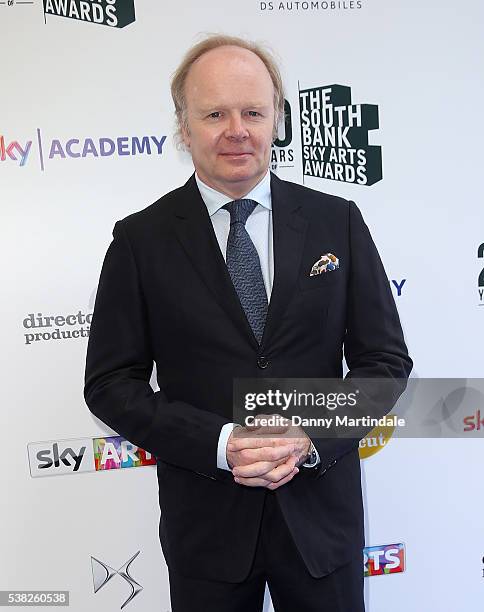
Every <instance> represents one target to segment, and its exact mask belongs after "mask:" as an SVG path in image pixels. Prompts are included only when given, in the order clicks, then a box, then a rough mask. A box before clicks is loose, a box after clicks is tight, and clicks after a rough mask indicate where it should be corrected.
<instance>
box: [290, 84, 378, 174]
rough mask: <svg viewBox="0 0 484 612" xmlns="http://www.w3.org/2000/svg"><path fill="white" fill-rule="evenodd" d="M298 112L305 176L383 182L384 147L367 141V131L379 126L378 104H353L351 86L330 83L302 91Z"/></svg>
mask: <svg viewBox="0 0 484 612" xmlns="http://www.w3.org/2000/svg"><path fill="white" fill-rule="evenodd" d="M299 111H300V121H301V145H302V165H303V176H313V177H317V178H325V179H330V180H334V181H343V182H345V183H356V184H358V185H368V186H369V185H374V184H375V183H376V182H378V181H381V179H382V157H381V147H379V146H373V145H370V144H369V143H368V132H369V131H370V130H376V129H378V127H379V122H378V106H376V105H375V104H352V102H351V88H350V87H347V86H345V85H327V86H324V87H314V88H311V89H303V90H300V91H299Z"/></svg>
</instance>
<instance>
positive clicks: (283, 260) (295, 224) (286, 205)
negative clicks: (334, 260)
mask: <svg viewBox="0 0 484 612" xmlns="http://www.w3.org/2000/svg"><path fill="white" fill-rule="evenodd" d="M271 197H272V232H273V241H274V280H273V286H272V294H271V299H270V302H269V310H268V313H267V320H266V326H265V329H264V336H263V338H262V346H267V344H268V343H269V342H270V338H271V335H272V334H273V332H274V331H275V329H276V328H277V325H278V322H279V321H280V319H281V317H282V315H283V314H284V311H285V309H286V308H287V305H288V304H289V301H290V299H291V297H292V294H293V292H294V291H295V286H296V282H297V277H298V273H299V268H300V265H301V257H302V251H303V246H304V240H305V236H306V229H307V224H308V222H307V220H306V219H305V218H304V217H303V216H302V215H301V214H300V208H301V204H300V203H298V202H295V201H293V200H291V197H290V193H289V189H288V186H287V185H285V184H284V182H283V181H281V179H279V178H278V177H277V176H276V175H275V174H273V173H271Z"/></svg>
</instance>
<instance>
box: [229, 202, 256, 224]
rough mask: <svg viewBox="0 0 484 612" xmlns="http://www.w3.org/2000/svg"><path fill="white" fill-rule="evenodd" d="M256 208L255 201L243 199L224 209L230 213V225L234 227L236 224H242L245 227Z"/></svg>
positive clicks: (230, 203) (231, 203)
mask: <svg viewBox="0 0 484 612" xmlns="http://www.w3.org/2000/svg"><path fill="white" fill-rule="evenodd" d="M256 206H257V202H256V201H255V200H244V199H243V200H233V201H232V202H228V203H227V204H225V206H223V207H222V208H225V210H228V211H229V213H230V225H233V224H234V223H242V225H245V223H246V221H247V219H248V218H249V216H250V214H251V212H252V211H253V210H254V208H255V207H256Z"/></svg>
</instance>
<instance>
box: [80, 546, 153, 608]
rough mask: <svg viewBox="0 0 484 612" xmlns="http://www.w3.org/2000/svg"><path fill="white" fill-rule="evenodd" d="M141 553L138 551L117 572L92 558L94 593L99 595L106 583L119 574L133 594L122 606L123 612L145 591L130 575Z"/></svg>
mask: <svg viewBox="0 0 484 612" xmlns="http://www.w3.org/2000/svg"><path fill="white" fill-rule="evenodd" d="M139 553H140V551H139V550H138V552H137V553H135V554H134V555H133V556H132V557H131V559H128V560H127V561H126V563H124V564H123V565H122V566H121V567H120V568H119V569H117V570H115V569H114V568H112V567H110V566H109V565H108V564H107V563H103V562H102V561H100V560H99V559H96V558H95V557H91V566H92V581H93V583H94V593H97V592H98V591H99V590H100V589H102V588H103V586H104V585H105V584H106V583H108V582H109V581H110V580H111V578H112V577H113V576H116V574H117V575H118V576H120V577H121V578H123V579H124V580H126V582H127V583H128V584H129V586H130V587H131V593H130V595H129V596H128V598H127V599H126V600H125V601H124V603H123V604H122V605H121V610H122V609H123V608H124V607H125V606H127V605H128V604H129V602H130V601H131V600H132V599H134V598H135V597H136V595H138V593H139V592H140V591H142V590H143V587H142V586H141V585H140V584H139V583H138V582H136V580H135V579H134V578H133V577H132V576H130V573H129V566H130V565H131V563H133V561H134V560H135V559H136V557H137V556H138V555H139Z"/></svg>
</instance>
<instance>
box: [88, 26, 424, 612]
mask: <svg viewBox="0 0 484 612" xmlns="http://www.w3.org/2000/svg"><path fill="white" fill-rule="evenodd" d="M172 94H173V98H174V102H175V109H176V114H177V119H178V121H179V126H180V133H181V136H182V139H183V142H184V144H185V146H186V148H187V149H189V151H190V152H191V155H192V158H193V162H194V166H195V171H196V172H195V174H194V175H193V176H192V177H191V178H190V179H189V180H188V181H187V183H186V184H185V185H184V186H183V187H180V188H179V189H176V190H174V191H172V192H171V193H168V194H167V195H165V196H164V197H162V198H161V199H160V200H158V201H157V202H155V203H154V204H153V205H151V206H149V207H148V208H145V209H144V210H142V211H140V212H138V213H135V214H133V215H130V216H129V217H127V218H125V219H123V220H121V221H118V222H117V223H116V224H115V227H114V230H113V236H114V239H113V241H112V243H111V245H110V246H109V249H108V251H107V254H106V257H105V260H104V264H103V268H102V272H101V278H100V282H99V287H98V292H97V297H96V304H95V309H94V316H93V321H92V325H91V332H90V338H89V347H88V354H87V365H86V385H85V398H86V402H87V404H88V406H89V408H90V410H91V411H92V412H93V413H94V414H95V415H96V416H98V417H99V418H100V419H101V420H102V421H104V422H105V423H107V424H108V425H109V426H110V427H112V428H113V429H115V430H116V431H117V432H119V433H120V434H121V435H123V436H125V437H126V438H127V439H129V440H130V441H131V442H134V443H136V444H138V445H139V446H141V447H143V448H145V449H146V450H148V451H150V452H151V453H152V454H153V455H155V456H156V459H157V472H158V480H159V501H160V509H161V519H160V540H161V544H162V548H163V553H164V555H165V558H166V561H167V564H168V568H169V575H170V592H171V600H172V609H173V612H191V611H195V610H196V611H197V612H204V611H206V612H232V611H234V612H235V611H239V610H240V611H243V612H256V611H257V612H258V611H259V610H261V607H262V601H263V597H264V588H265V584H266V582H267V583H268V585H269V589H270V593H271V597H272V600H273V603H274V606H275V609H276V612H296V611H299V610H302V611H304V612H313V611H314V612H316V611H320V612H361V611H363V610H364V602H363V567H362V547H363V545H364V534H363V507H362V496H361V482H360V464H359V456H358V440H355V439H350V438H346V439H345V438H340V439H338V438H333V439H330V438H319V439H314V440H310V439H309V437H308V436H307V434H306V433H305V432H304V430H303V429H302V428H299V430H297V431H296V435H293V436H292V437H291V438H287V437H286V436H285V435H284V432H285V430H284V428H279V429H278V428H274V429H264V428H260V430H256V433H257V432H259V433H261V434H264V435H259V436H254V435H249V431H248V429H247V428H243V427H242V428H238V429H236V430H235V431H236V432H237V435H235V431H234V427H235V425H234V424H233V423H232V421H233V416H232V414H233V411H232V392H233V386H232V385H233V379H234V378H246V377H247V378H265V377H271V378H273V377H274V378H287V377H290V378H328V377H332V378H341V377H342V357H343V350H344V356H345V358H346V362H347V365H348V368H349V376H352V377H360V378H363V377H381V378H390V379H405V378H406V377H407V376H408V374H409V372H410V370H411V365H412V362H411V360H410V358H409V357H408V353H407V349H406V346H405V343H404V340H403V335H402V330H401V326H400V322H399V318H398V314H397V311H396V308H395V304H394V301H393V297H392V294H391V290H390V287H389V283H388V279H387V277H386V275H385V272H384V269H383V266H382V264H381V261H380V258H379V256H378V252H377V250H376V248H375V246H374V244H373V241H372V239H371V237H370V234H369V232H368V228H367V227H366V225H365V223H364V221H363V219H362V217H361V214H360V212H359V210H358V208H357V207H356V205H355V204H354V203H353V202H348V201H346V200H343V199H341V198H337V197H334V196H330V195H326V194H323V193H320V192H317V191H313V190H310V189H307V188H304V187H301V186H299V185H296V184H293V183H288V182H285V181H282V180H280V179H278V178H277V177H276V176H275V175H273V174H271V173H270V172H269V169H268V168H269V160H270V151H271V142H272V139H273V137H274V133H275V132H274V130H275V127H276V126H277V123H278V121H279V119H280V118H281V115H282V109H283V102H284V96H283V90H282V84H281V80H280V76H279V73H278V70H277V67H276V66H275V64H274V62H273V60H272V59H271V58H270V56H269V55H268V54H266V53H265V52H264V51H263V50H261V49H260V48H259V47H257V46H255V45H253V44H252V43H248V42H246V41H242V40H240V39H235V38H230V37H224V36H215V37H210V38H208V39H206V40H204V41H202V42H201V43H199V44H198V45H196V46H195V47H194V48H192V49H191V50H190V51H189V52H188V53H187V55H186V57H185V59H184V61H183V62H182V64H181V65H180V67H179V69H178V70H177V72H176V73H175V76H174V79H173V83H172ZM329 253H330V254H333V255H334V256H335V257H337V259H338V265H337V266H333V267H334V269H333V270H332V271H331V272H329V271H328V272H326V273H321V274H315V275H312V276H311V275H310V272H311V269H312V267H313V265H314V264H315V262H316V261H318V260H319V259H320V258H321V256H322V255H324V254H329ZM153 362H155V363H156V366H157V381H158V385H159V391H156V392H153V390H152V388H151V386H150V384H149V380H150V376H151V373H152V368H153ZM390 408H391V406H389V407H388V409H390ZM252 433H254V432H252Z"/></svg>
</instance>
